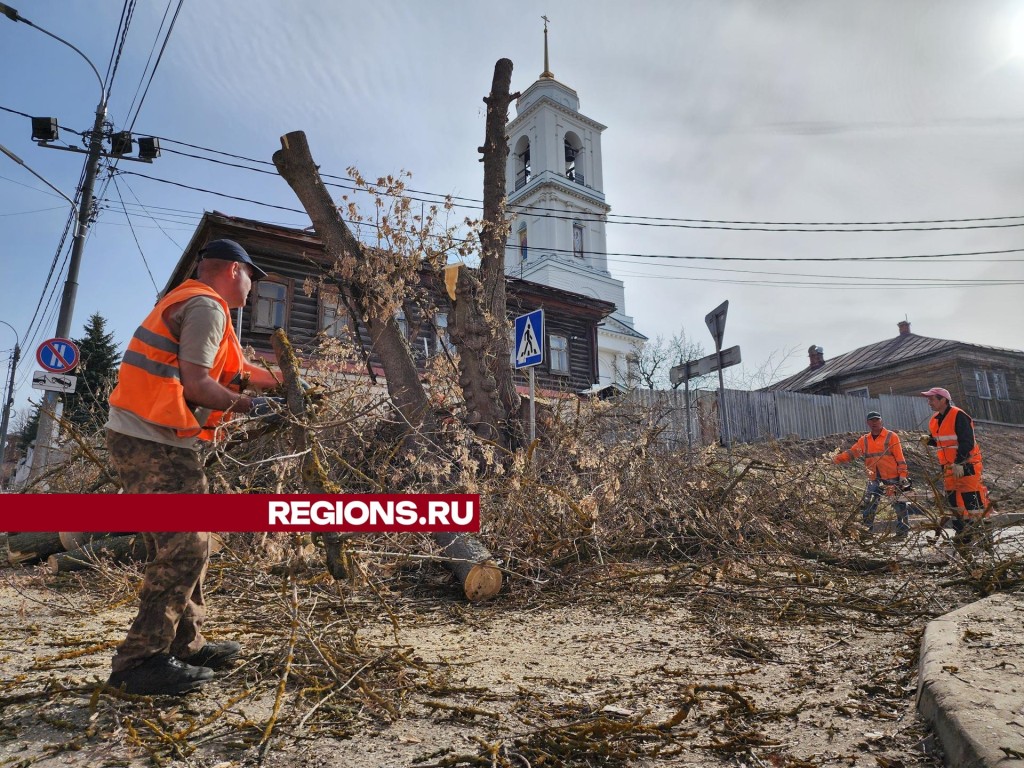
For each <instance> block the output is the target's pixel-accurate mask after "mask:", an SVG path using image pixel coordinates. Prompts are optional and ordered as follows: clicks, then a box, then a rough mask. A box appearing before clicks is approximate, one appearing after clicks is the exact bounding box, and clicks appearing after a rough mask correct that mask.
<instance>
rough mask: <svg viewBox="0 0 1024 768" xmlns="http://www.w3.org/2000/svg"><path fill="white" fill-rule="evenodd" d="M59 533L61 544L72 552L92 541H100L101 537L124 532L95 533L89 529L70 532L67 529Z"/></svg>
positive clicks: (104, 537)
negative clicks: (83, 531)
mask: <svg viewBox="0 0 1024 768" xmlns="http://www.w3.org/2000/svg"><path fill="white" fill-rule="evenodd" d="M57 535H58V536H60V544H61V546H62V547H64V549H65V550H66V551H68V552H70V551H71V550H73V549H78V548H79V547H84V546H85V545H86V544H89V543H90V542H93V541H99V540H100V539H106V538H109V537H111V536H123V535H124V534H122V533H95V532H88V531H87V532H85V533H81V532H80V533H68V532H66V531H61V532H60V533H59V534H57Z"/></svg>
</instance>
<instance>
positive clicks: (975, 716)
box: [917, 529, 1024, 768]
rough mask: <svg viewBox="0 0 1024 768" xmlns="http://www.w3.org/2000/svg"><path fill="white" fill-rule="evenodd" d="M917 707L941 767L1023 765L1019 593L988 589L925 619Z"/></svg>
mask: <svg viewBox="0 0 1024 768" xmlns="http://www.w3.org/2000/svg"><path fill="white" fill-rule="evenodd" d="M1011 533H1012V534H1013V537H1014V538H1017V537H1019V536H1021V535H1024V531H1022V530H1020V529H1017V530H1013V531H1012V532H1011ZM917 709H918V711H919V712H920V714H921V716H922V717H923V718H924V719H925V720H927V721H928V722H929V723H930V724H931V725H932V727H933V729H934V730H935V733H936V734H937V736H938V738H939V740H940V741H941V742H942V746H943V749H944V751H945V753H946V765H947V766H956V767H957V768H961V767H962V768H1024V592H1015V593H1001V594H997V595H993V596H991V597H987V598H985V599H984V600H979V601H977V602H975V603H971V604H970V605H967V606H965V607H963V608H961V609H959V610H956V611H953V612H952V613H948V614H946V615H945V616H942V617H940V618H938V619H935V620H934V621H932V622H930V623H929V624H928V626H927V628H926V629H925V633H924V637H923V638H922V640H921V660H920V665H919V669H918V690H917Z"/></svg>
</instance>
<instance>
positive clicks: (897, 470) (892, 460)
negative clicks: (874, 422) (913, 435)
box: [832, 427, 907, 480]
mask: <svg viewBox="0 0 1024 768" xmlns="http://www.w3.org/2000/svg"><path fill="white" fill-rule="evenodd" d="M860 456H863V457H864V466H865V468H866V469H867V471H868V475H869V476H870V477H871V478H872V479H875V478H880V479H882V480H895V479H896V478H897V477H906V476H907V461H906V459H905V458H904V457H903V445H902V444H901V443H900V438H899V436H898V435H897V434H896V433H895V432H890V431H889V430H887V429H885V428H884V427H883V428H882V431H881V432H879V433H878V437H872V436H871V433H870V432H868V433H867V434H866V435H862V436H861V437H860V438H859V439H858V440H857V442H855V443H854V444H853V445H852V446H851V447H850V449H849V450H846V451H843V452H842V453H840V454H839V455H837V456H836V457H835V458H834V459H833V460H832V461H833V463H835V464H842V463H844V462H847V461H850V460H851V459H856V458H858V457H860Z"/></svg>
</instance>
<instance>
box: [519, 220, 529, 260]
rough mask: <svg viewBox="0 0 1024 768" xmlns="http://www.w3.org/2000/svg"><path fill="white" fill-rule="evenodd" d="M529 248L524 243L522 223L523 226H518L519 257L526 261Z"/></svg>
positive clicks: (524, 230) (524, 227)
mask: <svg viewBox="0 0 1024 768" xmlns="http://www.w3.org/2000/svg"><path fill="white" fill-rule="evenodd" d="M529 250H530V249H529V248H528V247H527V244H526V225H525V224H523V226H521V227H520V228H519V258H520V259H522V260H523V261H526V257H527V255H528V253H529Z"/></svg>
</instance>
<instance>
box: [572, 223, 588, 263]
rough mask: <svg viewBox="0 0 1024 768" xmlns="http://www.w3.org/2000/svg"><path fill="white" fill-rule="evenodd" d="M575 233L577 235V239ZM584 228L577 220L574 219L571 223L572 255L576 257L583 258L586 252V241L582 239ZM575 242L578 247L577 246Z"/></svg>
mask: <svg viewBox="0 0 1024 768" xmlns="http://www.w3.org/2000/svg"><path fill="white" fill-rule="evenodd" d="M577 235H578V236H579V238H578V240H577ZM584 236H585V228H584V226H583V225H582V224H581V223H580V222H578V221H574V222H573V224H572V255H573V256H575V257H576V258H577V259H582V258H585V256H584V254H586V252H587V246H586V242H585V241H584ZM577 243H578V245H579V247H578V248H577Z"/></svg>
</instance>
